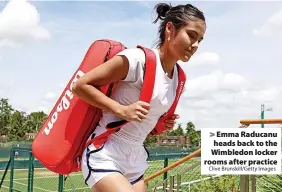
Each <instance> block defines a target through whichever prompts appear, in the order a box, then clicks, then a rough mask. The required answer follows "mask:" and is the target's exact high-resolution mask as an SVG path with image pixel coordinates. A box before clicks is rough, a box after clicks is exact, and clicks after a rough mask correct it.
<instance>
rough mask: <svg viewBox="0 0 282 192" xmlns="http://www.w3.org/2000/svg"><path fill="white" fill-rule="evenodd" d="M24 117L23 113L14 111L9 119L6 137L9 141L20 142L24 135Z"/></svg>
mask: <svg viewBox="0 0 282 192" xmlns="http://www.w3.org/2000/svg"><path fill="white" fill-rule="evenodd" d="M25 122H26V116H25V113H24V112H20V111H18V110H16V111H15V112H14V113H13V114H12V116H11V119H10V123H9V134H8V137H9V139H11V140H20V139H22V138H24V136H25V133H26V127H25Z"/></svg>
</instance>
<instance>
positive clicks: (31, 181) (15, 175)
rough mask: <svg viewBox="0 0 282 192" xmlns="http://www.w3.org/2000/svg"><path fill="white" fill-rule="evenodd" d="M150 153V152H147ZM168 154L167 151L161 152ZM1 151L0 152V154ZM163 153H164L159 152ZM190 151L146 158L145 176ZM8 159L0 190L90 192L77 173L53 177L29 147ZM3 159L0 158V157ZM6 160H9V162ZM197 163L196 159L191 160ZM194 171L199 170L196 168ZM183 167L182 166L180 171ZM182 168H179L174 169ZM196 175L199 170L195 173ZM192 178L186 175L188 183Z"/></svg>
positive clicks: (0, 170)
mask: <svg viewBox="0 0 282 192" xmlns="http://www.w3.org/2000/svg"><path fill="white" fill-rule="evenodd" d="M149 151H150V149H149ZM168 151H169V152H171V151H170V150H169V148H168V149H167V151H165V152H168ZM2 152H3V151H2V150H1V152H0V153H2ZM162 152H164V151H162ZM190 152H192V150H191V149H190V151H187V150H186V151H182V152H181V153H179V151H178V153H170V154H158V153H154V154H152V151H150V156H149V159H148V162H149V168H148V170H147V171H146V173H145V177H147V176H149V175H151V174H153V173H155V172H156V171H158V170H160V169H162V168H164V167H166V166H168V165H169V164H170V163H172V162H174V161H176V160H177V159H179V158H182V157H184V156H186V155H187V154H189V153H190ZM7 154H9V155H10V158H7V157H6V158H4V157H2V158H4V160H3V159H2V161H0V181H2V183H1V190H0V191H22V192H26V191H28V192H32V191H38V192H40V191H49V192H50V191H59V192H60V191H90V190H89V189H88V187H87V186H86V184H85V183H84V181H83V176H82V174H81V172H78V173H72V174H70V175H69V176H63V175H58V174H55V173H53V172H51V171H49V170H48V169H46V168H44V167H43V166H42V164H41V163H40V162H39V161H38V160H37V159H36V158H34V156H33V154H32V152H31V149H30V148H21V147H12V148H11V149H10V152H9V153H8V152H7V151H6V155H7ZM2 156H3V155H2ZM9 160H10V161H9ZM195 161H197V162H199V161H198V160H195ZM197 166H198V169H199V165H197ZM183 167H185V165H183V166H182V168H183ZM178 168H179V169H182V168H181V166H179V167H178ZM170 174H171V172H168V173H164V174H163V175H162V176H161V177H160V178H155V179H153V180H152V181H150V183H149V184H148V187H150V185H151V184H152V183H158V182H159V181H162V180H163V179H166V178H168V177H169V176H170ZM196 174H200V172H199V170H198V173H196ZM192 178H193V175H190V176H189V180H192Z"/></svg>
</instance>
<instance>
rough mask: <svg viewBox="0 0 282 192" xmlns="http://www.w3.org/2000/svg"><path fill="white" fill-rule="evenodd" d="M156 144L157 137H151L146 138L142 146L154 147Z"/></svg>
mask: <svg viewBox="0 0 282 192" xmlns="http://www.w3.org/2000/svg"><path fill="white" fill-rule="evenodd" d="M156 143H157V137H156V136H154V135H152V136H149V137H147V138H146V140H145V142H144V145H145V146H147V147H151V146H155V145H156Z"/></svg>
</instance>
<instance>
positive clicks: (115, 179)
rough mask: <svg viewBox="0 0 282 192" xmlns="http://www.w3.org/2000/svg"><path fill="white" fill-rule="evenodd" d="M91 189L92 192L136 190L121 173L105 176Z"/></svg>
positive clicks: (127, 191) (132, 191)
mask: <svg viewBox="0 0 282 192" xmlns="http://www.w3.org/2000/svg"><path fill="white" fill-rule="evenodd" d="M91 190H92V192H135V190H134V188H133V186H132V185H131V184H130V183H129V182H128V180H127V179H126V178H125V177H124V176H123V175H121V174H120V173H112V174H109V175H107V176H105V177H104V178H103V179H101V180H100V181H99V182H97V183H96V185H94V187H92V189H91Z"/></svg>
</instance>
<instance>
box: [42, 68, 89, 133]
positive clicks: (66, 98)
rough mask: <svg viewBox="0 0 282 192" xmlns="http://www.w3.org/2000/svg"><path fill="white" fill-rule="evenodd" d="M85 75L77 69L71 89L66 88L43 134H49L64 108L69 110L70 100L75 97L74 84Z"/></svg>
mask: <svg viewBox="0 0 282 192" xmlns="http://www.w3.org/2000/svg"><path fill="white" fill-rule="evenodd" d="M83 75H84V73H83V72H82V71H80V70H79V71H77V73H76V74H75V76H74V78H73V80H72V82H71V84H70V86H69V89H66V90H65V93H64V96H63V97H62V99H61V101H60V103H59V104H58V106H57V109H56V111H55V112H54V113H53V114H52V116H51V119H50V120H49V121H48V123H47V126H46V127H45V128H44V130H43V132H42V134H45V135H49V134H50V131H51V130H52V128H53V126H54V124H55V123H56V121H57V120H58V117H59V113H60V112H62V111H63V110H68V108H69V107H70V101H71V100H72V98H73V93H72V92H71V90H72V86H73V84H74V83H75V82H76V81H77V80H78V79H79V78H80V77H82V76H83Z"/></svg>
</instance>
